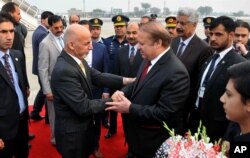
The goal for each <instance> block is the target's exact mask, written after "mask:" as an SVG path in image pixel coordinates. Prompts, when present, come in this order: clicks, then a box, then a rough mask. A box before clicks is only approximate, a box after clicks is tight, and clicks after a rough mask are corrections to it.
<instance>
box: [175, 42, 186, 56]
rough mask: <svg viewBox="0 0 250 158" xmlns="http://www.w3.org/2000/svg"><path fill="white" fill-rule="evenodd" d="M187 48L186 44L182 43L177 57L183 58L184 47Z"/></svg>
mask: <svg viewBox="0 0 250 158" xmlns="http://www.w3.org/2000/svg"><path fill="white" fill-rule="evenodd" d="M184 46H185V43H184V42H181V43H180V45H179V49H178V52H177V54H176V56H177V57H181V56H182V53H183V47H184Z"/></svg>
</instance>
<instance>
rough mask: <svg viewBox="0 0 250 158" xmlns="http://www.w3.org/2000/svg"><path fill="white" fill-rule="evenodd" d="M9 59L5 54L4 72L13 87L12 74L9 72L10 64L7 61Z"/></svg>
mask: <svg viewBox="0 0 250 158" xmlns="http://www.w3.org/2000/svg"><path fill="white" fill-rule="evenodd" d="M8 58H9V54H5V55H4V56H3V59H4V67H5V69H6V72H7V74H8V76H9V78H10V81H11V82H12V84H13V85H14V77H13V74H12V71H11V67H10V62H9V60H8Z"/></svg>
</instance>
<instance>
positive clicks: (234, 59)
mask: <svg viewBox="0 0 250 158" xmlns="http://www.w3.org/2000/svg"><path fill="white" fill-rule="evenodd" d="M211 59H212V57H210V58H209V59H208V60H207V61H206V62H205V63H204V65H203V67H202V70H201V73H200V76H199V80H198V81H199V82H198V83H200V82H201V78H202V75H203V73H204V71H205V69H206V67H207V66H208V64H209V62H210V61H211ZM245 60H246V59H244V58H243V57H242V56H241V55H239V54H237V53H235V52H234V50H233V49H232V50H230V51H229V52H228V53H227V54H226V55H225V56H224V58H223V59H222V60H221V61H220V62H219V63H218V65H217V67H216V69H215V71H214V72H213V74H212V76H211V78H210V79H209V81H208V82H207V85H206V90H205V93H204V97H203V99H202V100H201V102H200V105H199V109H200V115H201V117H202V119H203V120H204V121H203V122H204V125H205V126H206V128H207V134H208V136H210V137H211V138H212V139H218V138H219V137H222V136H223V135H224V133H225V130H226V128H224V129H219V128H217V127H216V126H215V124H214V123H215V122H225V123H226V124H227V123H228V121H227V119H226V117H225V112H224V109H223V106H222V103H221V102H220V97H221V96H222V94H223V93H224V92H225V88H226V84H227V82H228V80H229V78H228V75H227V68H228V67H229V66H231V65H233V64H236V63H239V62H242V61H245ZM199 85H200V84H199ZM197 92H198V90H197ZM196 97H197V95H196ZM225 126H227V125H225Z"/></svg>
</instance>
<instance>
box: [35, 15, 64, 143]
mask: <svg viewBox="0 0 250 158" xmlns="http://www.w3.org/2000/svg"><path fill="white" fill-rule="evenodd" d="M48 23H49V29H50V32H49V34H48V35H47V36H46V37H45V38H44V39H43V40H42V42H41V43H40V45H39V57H38V72H39V77H40V79H41V83H42V89H43V94H44V95H46V101H47V106H48V115H49V123H50V130H51V138H50V142H51V144H52V145H55V144H56V142H55V135H54V128H55V110H54V104H53V100H54V97H53V93H52V90H51V83H50V81H51V74H52V71H53V69H54V65H55V63H56V60H57V57H58V56H59V55H60V53H61V51H62V50H63V48H64V43H63V22H62V19H61V17H60V16H58V15H52V16H49V19H48Z"/></svg>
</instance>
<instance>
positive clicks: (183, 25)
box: [171, 8, 212, 132]
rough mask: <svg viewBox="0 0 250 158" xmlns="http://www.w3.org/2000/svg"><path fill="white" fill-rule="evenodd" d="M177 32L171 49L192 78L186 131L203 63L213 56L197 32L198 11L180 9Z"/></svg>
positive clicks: (187, 104)
mask: <svg viewBox="0 0 250 158" xmlns="http://www.w3.org/2000/svg"><path fill="white" fill-rule="evenodd" d="M176 18H177V25H176V31H177V33H178V37H177V38H174V39H173V41H172V43H171V48H172V49H173V50H174V53H175V54H176V56H177V57H178V58H179V59H180V60H181V61H182V63H183V64H184V65H185V66H186V68H187V70H188V73H189V76H190V81H191V82H190V83H191V85H190V95H189V98H188V100H187V102H186V106H185V112H184V126H185V128H184V131H183V132H186V131H187V129H189V127H188V116H189V112H190V109H191V105H192V104H193V103H194V102H195V99H196V91H195V90H196V87H197V79H198V74H199V71H200V68H201V65H202V63H204V61H205V60H206V59H207V58H208V57H209V56H210V55H211V54H212V51H211V50H210V48H209V46H208V45H207V44H206V43H205V42H204V41H203V40H202V39H200V38H199V37H198V36H197V35H196V34H195V30H196V27H197V25H198V20H199V15H198V13H197V11H196V10H194V9H192V8H180V9H179V10H178V12H177V17H176Z"/></svg>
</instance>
